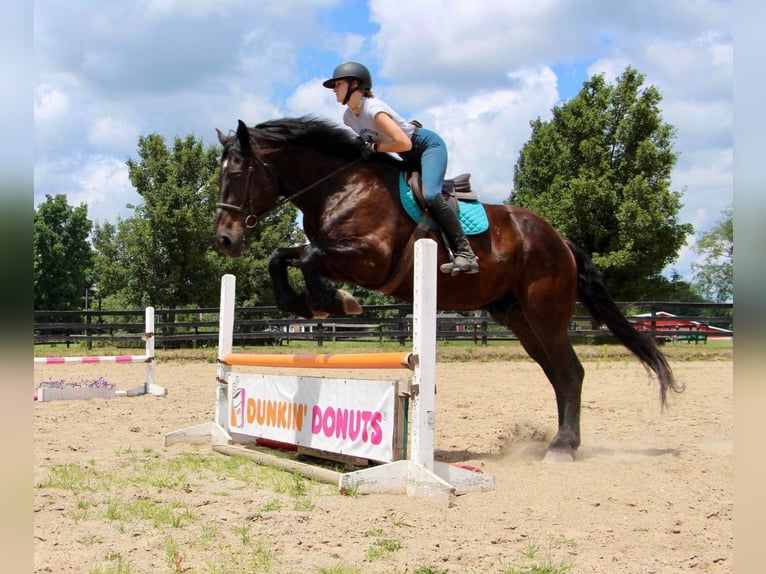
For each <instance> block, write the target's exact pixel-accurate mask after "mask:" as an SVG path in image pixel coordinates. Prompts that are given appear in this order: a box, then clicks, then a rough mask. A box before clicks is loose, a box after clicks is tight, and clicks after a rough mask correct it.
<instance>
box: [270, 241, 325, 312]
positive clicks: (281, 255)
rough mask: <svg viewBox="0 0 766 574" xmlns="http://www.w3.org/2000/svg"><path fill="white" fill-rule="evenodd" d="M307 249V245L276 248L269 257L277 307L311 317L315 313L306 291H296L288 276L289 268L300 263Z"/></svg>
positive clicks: (283, 310) (272, 286)
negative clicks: (307, 298) (310, 305)
mask: <svg viewBox="0 0 766 574" xmlns="http://www.w3.org/2000/svg"><path fill="white" fill-rule="evenodd" d="M305 249H306V246H305V245H300V246H297V247H279V248H277V249H275V250H274V251H273V252H272V254H271V257H270V258H269V277H271V288H272V290H273V291H274V298H275V299H276V304H277V308H278V309H279V310H280V311H282V312H283V313H290V314H295V315H298V316H299V317H303V318H305V319H311V318H312V317H313V316H314V313H313V312H312V310H311V308H310V307H309V304H308V301H307V300H306V293H296V292H295V290H294V289H293V288H292V286H291V285H290V281H289V279H288V277H287V268H288V267H297V266H298V265H299V261H300V258H301V256H302V255H303V252H304V250H305Z"/></svg>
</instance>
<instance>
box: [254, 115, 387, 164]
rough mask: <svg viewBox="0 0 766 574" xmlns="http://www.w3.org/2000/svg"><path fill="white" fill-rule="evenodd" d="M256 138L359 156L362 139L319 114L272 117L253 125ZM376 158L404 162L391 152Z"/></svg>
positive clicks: (262, 141)
mask: <svg viewBox="0 0 766 574" xmlns="http://www.w3.org/2000/svg"><path fill="white" fill-rule="evenodd" d="M250 134H251V137H252V139H254V140H255V141H256V142H258V144H259V145H262V146H265V147H266V148H267V149H269V150H276V149H282V148H284V147H287V146H304V147H308V148H312V149H316V150H320V151H322V152H323V153H327V154H330V155H335V156H339V157H348V158H357V157H359V153H360V150H359V140H358V138H357V137H356V135H355V134H354V132H352V131H351V130H350V129H348V128H346V127H344V126H342V125H339V124H337V123H334V122H331V121H330V120H327V119H324V118H319V117H316V116H311V115H308V116H303V117H300V118H281V119H275V120H269V121H267V122H263V123H260V124H257V125H256V126H255V127H254V128H250ZM375 157H376V159H379V160H382V161H386V162H388V161H391V162H394V163H397V164H400V163H401V162H400V161H399V160H396V159H395V158H393V157H392V156H390V155H388V154H375Z"/></svg>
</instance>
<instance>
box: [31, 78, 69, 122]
mask: <svg viewBox="0 0 766 574" xmlns="http://www.w3.org/2000/svg"><path fill="white" fill-rule="evenodd" d="M68 109H69V98H68V97H67V95H66V94H65V93H64V92H62V91H60V90H59V89H57V88H55V87H52V86H45V85H43V86H38V87H37V88H36V89H35V120H36V121H55V120H56V119H58V118H60V117H61V116H63V115H64V114H66V113H67V110H68Z"/></svg>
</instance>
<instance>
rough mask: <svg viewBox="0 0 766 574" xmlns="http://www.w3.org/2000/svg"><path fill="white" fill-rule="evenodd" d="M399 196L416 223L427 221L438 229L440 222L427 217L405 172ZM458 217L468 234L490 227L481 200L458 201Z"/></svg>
mask: <svg viewBox="0 0 766 574" xmlns="http://www.w3.org/2000/svg"><path fill="white" fill-rule="evenodd" d="M399 197H400V199H401V201H402V207H404V210H405V211H406V212H407V215H409V216H410V217H411V218H412V219H413V220H414V221H415V223H423V222H425V223H426V224H428V226H429V227H430V228H431V229H436V228H437V227H438V224H437V223H436V222H435V221H434V220H433V218H431V217H426V215H425V212H424V211H423V210H422V209H421V208H420V206H419V205H418V203H417V202H416V201H415V198H414V197H413V195H412V190H411V189H410V186H408V185H407V180H406V178H405V177H404V172H401V173H400V174H399ZM457 205H458V219H460V223H461V224H462V225H463V231H464V232H465V234H466V235H478V234H479V233H484V232H485V231H486V230H487V229H489V219H487V212H486V211H484V206H483V205H482V204H481V202H480V201H478V200H474V201H458V202H457Z"/></svg>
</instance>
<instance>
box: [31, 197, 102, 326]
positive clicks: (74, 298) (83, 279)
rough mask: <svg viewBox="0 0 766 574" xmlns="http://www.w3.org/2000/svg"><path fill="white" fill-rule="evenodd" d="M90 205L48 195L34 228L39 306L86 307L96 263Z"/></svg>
mask: <svg viewBox="0 0 766 574" xmlns="http://www.w3.org/2000/svg"><path fill="white" fill-rule="evenodd" d="M91 226H92V223H91V222H90V221H89V220H88V207H87V206H86V205H85V204H80V205H79V206H78V207H72V206H70V205H69V204H68V203H67V198H66V195H63V194H59V195H56V196H55V197H52V196H50V195H46V196H45V201H44V202H43V203H41V204H40V205H39V206H38V207H37V209H36V210H35V217H34V231H33V254H34V259H33V266H34V307H35V309H47V310H60V311H73V310H77V309H82V308H83V307H84V306H85V293H86V290H87V289H89V288H90V285H91V281H90V279H91V277H90V275H89V273H90V269H91V266H92V260H91V255H92V253H91V247H90V244H89V243H88V235H89V234H90V230H91Z"/></svg>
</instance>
